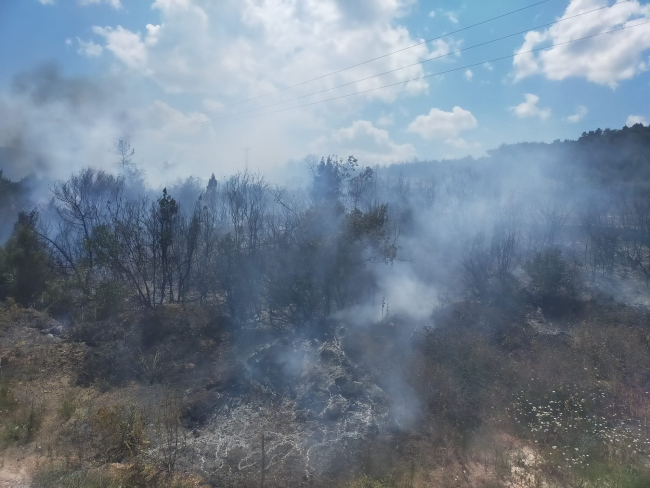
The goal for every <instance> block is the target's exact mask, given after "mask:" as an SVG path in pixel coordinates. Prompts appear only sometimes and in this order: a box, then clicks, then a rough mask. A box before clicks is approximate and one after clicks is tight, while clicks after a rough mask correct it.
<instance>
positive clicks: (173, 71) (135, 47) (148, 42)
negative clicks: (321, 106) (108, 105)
mask: <svg viewBox="0 0 650 488" xmlns="http://www.w3.org/2000/svg"><path fill="white" fill-rule="evenodd" d="M413 3H414V0H381V1H364V2H349V0H303V1H301V2H296V1H295V0H268V1H258V0H242V1H229V2H224V3H221V2H219V3H218V4H215V3H213V2H207V1H204V0H156V1H155V2H154V3H153V5H152V7H153V8H154V9H156V10H157V11H158V12H159V13H160V14H161V16H162V19H161V25H160V26H157V27H155V32H153V30H152V29H150V28H149V27H147V31H148V32H147V34H146V36H144V38H143V35H142V34H140V33H139V32H134V31H130V30H127V29H125V28H123V27H120V26H117V27H113V28H111V27H95V32H96V34H98V35H100V36H102V37H104V39H105V41H106V42H105V46H104V47H105V48H106V49H108V50H109V51H110V52H112V53H113V54H114V55H115V57H116V58H117V59H118V60H120V61H121V62H122V63H124V64H125V65H126V66H128V67H129V68H132V69H136V68H137V70H138V71H139V72H141V73H145V74H148V75H150V76H151V77H152V79H153V80H154V81H156V82H158V83H159V84H160V85H161V86H162V87H163V88H164V89H165V90H167V91H169V92H175V93H177V92H184V93H199V94H202V95H203V96H208V97H214V98H216V99H219V100H225V99H226V98H230V99H232V100H233V101H235V100H236V99H242V98H249V97H255V96H258V95H261V94H264V93H268V92H273V91H276V90H278V89H280V88H283V87H286V86H288V85H290V84H294V83H296V82H297V81H301V80H304V79H305V78H310V77H311V76H317V75H320V74H326V73H328V72H331V71H336V70H338V69H340V68H341V66H348V65H354V64H357V63H358V62H359V61H363V60H365V59H369V58H372V57H377V56H380V55H383V54H385V53H386V52H391V51H396V50H399V49H402V48H404V47H407V46H411V45H413V44H414V43H416V42H417V40H418V39H415V38H413V37H411V35H410V33H409V31H408V29H407V28H406V27H404V26H401V25H399V24H397V23H396V22H397V20H398V19H399V18H401V17H402V16H403V15H404V14H405V13H406V12H408V9H409V8H410V6H411V5H412V4H413ZM152 28H153V26H152ZM238 32H239V33H240V34H237V33H238ZM449 50H450V47H449V44H448V43H446V42H445V41H442V40H439V41H437V42H436V43H435V44H434V45H433V47H432V48H431V51H430V50H429V48H428V47H427V46H426V45H421V46H418V47H415V48H413V49H409V50H407V51H404V52H403V53H402V55H401V56H399V57H397V56H390V57H386V58H384V59H382V60H379V61H377V62H375V63H373V64H369V65H367V66H366V65H364V66H360V67H358V68H356V69H355V70H350V71H344V72H341V73H338V74H337V75H335V76H331V77H326V78H323V79H321V80H319V81H317V82H315V83H311V84H310V85H309V89H310V90H314V91H318V90H319V89H325V88H329V87H332V86H334V85H337V84H342V83H346V82H350V81H354V80H356V79H360V78H364V77H367V76H370V75H373V74H375V73H377V72H378V71H388V70H391V69H394V68H398V67H401V66H404V65H406V64H415V66H413V67H411V68H408V69H404V70H400V71H396V72H394V73H391V74H390V75H386V76H384V77H381V78H376V79H370V80H366V81H364V82H360V83H357V84H356V85H354V88H355V89H356V90H359V91H364V90H368V89H372V88H375V87H378V86H381V85H384V84H390V83H398V82H400V81H405V80H408V79H411V78H417V77H421V76H422V75H424V70H423V68H422V66H421V65H417V63H418V62H419V61H423V60H425V59H427V58H429V57H431V56H437V55H440V54H446V53H448V52H449ZM261 52H264V55H263V56H261V55H260V53H261ZM428 86H429V85H428V83H427V82H426V81H425V80H419V81H413V82H408V83H405V84H404V85H402V86H395V87H394V88H390V89H385V90H378V91H374V92H370V93H368V94H366V95H364V98H366V99H368V98H369V99H382V100H385V101H393V100H395V99H396V98H397V97H398V96H400V95H417V94H421V93H423V92H426V90H427V89H428ZM348 105H350V103H349V102H348Z"/></svg>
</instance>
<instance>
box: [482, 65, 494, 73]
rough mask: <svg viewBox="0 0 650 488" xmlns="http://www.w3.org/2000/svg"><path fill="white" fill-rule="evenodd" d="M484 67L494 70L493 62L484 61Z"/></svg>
mask: <svg viewBox="0 0 650 488" xmlns="http://www.w3.org/2000/svg"><path fill="white" fill-rule="evenodd" d="M483 67H484V68H485V69H486V70H488V71H494V66H492V64H491V63H483Z"/></svg>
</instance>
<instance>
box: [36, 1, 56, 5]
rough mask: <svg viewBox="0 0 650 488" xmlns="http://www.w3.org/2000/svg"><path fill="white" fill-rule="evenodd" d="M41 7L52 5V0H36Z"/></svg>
mask: <svg viewBox="0 0 650 488" xmlns="http://www.w3.org/2000/svg"><path fill="white" fill-rule="evenodd" d="M38 2H39V3H40V4H41V5H54V0H38Z"/></svg>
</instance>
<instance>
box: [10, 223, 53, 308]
mask: <svg viewBox="0 0 650 488" xmlns="http://www.w3.org/2000/svg"><path fill="white" fill-rule="evenodd" d="M37 221H38V213H36V211H33V212H31V213H29V214H27V213H25V212H21V213H20V215H19V216H18V220H17V221H16V224H15V225H14V230H13V233H12V234H11V237H10V238H9V240H8V241H7V245H6V246H5V249H4V259H3V261H4V263H5V264H4V267H5V270H4V274H5V276H6V275H8V276H10V280H9V282H10V286H9V289H8V290H6V291H5V293H7V294H9V295H11V296H13V297H14V298H15V299H16V301H17V302H18V303H20V304H21V305H25V306H31V305H33V304H34V303H36V302H38V301H39V300H40V298H41V294H42V293H43V292H44V291H45V290H46V288H47V281H48V278H49V275H50V272H49V267H48V256H47V252H46V250H45V246H44V245H43V243H42V242H41V240H40V238H39V236H38V234H37V233H36V230H35V228H36V223H37ZM5 281H6V277H5Z"/></svg>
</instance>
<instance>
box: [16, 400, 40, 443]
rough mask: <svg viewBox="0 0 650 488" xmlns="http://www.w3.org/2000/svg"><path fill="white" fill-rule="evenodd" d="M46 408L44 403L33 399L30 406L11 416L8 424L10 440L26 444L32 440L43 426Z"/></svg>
mask: <svg viewBox="0 0 650 488" xmlns="http://www.w3.org/2000/svg"><path fill="white" fill-rule="evenodd" d="M44 410H45V409H44V406H43V405H42V404H36V403H35V402H33V401H32V402H31V403H30V406H29V408H27V409H23V410H22V411H20V412H18V415H16V416H15V417H13V418H10V419H9V424H8V425H7V434H8V437H9V440H11V441H13V442H19V443H24V444H26V443H28V442H31V441H32V440H33V439H34V436H35V435H36V433H37V432H38V431H39V430H40V428H41V425H42V423H43V413H44Z"/></svg>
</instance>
